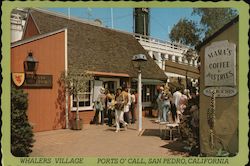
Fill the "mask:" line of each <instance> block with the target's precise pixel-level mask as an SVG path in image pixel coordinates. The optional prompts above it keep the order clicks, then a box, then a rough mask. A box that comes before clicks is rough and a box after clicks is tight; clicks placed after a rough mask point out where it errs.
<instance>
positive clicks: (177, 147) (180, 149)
mask: <svg viewBox="0 0 250 166" xmlns="http://www.w3.org/2000/svg"><path fill="white" fill-rule="evenodd" d="M184 146H185V144H184V143H183V142H181V141H173V142H169V143H167V144H166V145H163V146H161V147H162V148H166V149H169V150H170V151H171V152H172V153H173V154H174V155H175V154H176V155H179V154H183V153H184V154H186V155H187V156H188V151H187V150H185V149H184Z"/></svg>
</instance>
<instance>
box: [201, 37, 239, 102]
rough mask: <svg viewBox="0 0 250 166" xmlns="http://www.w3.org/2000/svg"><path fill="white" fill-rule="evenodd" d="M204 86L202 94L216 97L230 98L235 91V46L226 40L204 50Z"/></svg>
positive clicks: (214, 43)
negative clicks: (213, 94) (213, 93)
mask: <svg viewBox="0 0 250 166" xmlns="http://www.w3.org/2000/svg"><path fill="white" fill-rule="evenodd" d="M204 67H205V70H204V71H205V72H204V76H205V86H206V88H205V89H204V91H203V93H204V95H206V96H210V97H211V96H212V91H214V90H215V94H216V97H232V96H234V95H236V94H237V89H236V45H235V44H234V43H229V42H228V40H223V41H218V42H213V43H212V44H211V45H210V46H208V47H206V48H205V63H204Z"/></svg>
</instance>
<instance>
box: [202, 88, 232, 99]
mask: <svg viewBox="0 0 250 166" xmlns="http://www.w3.org/2000/svg"><path fill="white" fill-rule="evenodd" d="M213 90H215V97H232V96H234V95H236V94H237V89H236V88H232V87H208V88H205V89H204V90H203V93H204V95H206V96H209V97H212V91H213Z"/></svg>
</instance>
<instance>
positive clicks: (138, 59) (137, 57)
mask: <svg viewBox="0 0 250 166" xmlns="http://www.w3.org/2000/svg"><path fill="white" fill-rule="evenodd" d="M132 61H135V62H137V63H138V90H137V92H138V103H137V108H138V113H139V128H138V130H139V132H141V131H142V98H141V97H142V93H141V64H140V63H141V62H143V61H147V57H146V55H144V54H137V55H134V56H133V59H132Z"/></svg>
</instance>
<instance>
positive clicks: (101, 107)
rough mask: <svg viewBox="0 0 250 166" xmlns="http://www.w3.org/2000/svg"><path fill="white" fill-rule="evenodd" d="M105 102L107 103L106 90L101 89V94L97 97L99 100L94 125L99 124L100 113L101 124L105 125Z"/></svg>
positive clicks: (96, 104)
mask: <svg viewBox="0 0 250 166" xmlns="http://www.w3.org/2000/svg"><path fill="white" fill-rule="evenodd" d="M105 102H106V95H105V89H104V88H103V87H102V88H101V89H100V94H99V95H98V97H97V100H96V101H95V105H94V107H95V110H96V112H95V116H94V123H95V124H98V123H99V113H101V124H102V125H103V124H104V112H103V111H104V109H105Z"/></svg>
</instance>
